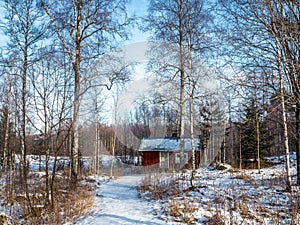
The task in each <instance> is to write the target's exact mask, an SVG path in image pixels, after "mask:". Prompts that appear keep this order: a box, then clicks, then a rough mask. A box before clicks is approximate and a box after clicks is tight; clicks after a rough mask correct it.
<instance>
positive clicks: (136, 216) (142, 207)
mask: <svg viewBox="0 0 300 225" xmlns="http://www.w3.org/2000/svg"><path fill="white" fill-rule="evenodd" d="M140 180H141V176H140V175H131V176H124V177H120V178H119V179H117V180H114V181H111V182H108V183H106V184H104V185H102V186H101V188H100V189H99V190H98V193H97V195H98V196H97V197H96V199H95V206H94V213H92V214H91V215H89V216H87V217H85V218H83V219H82V220H81V221H79V222H78V223H77V224H78V225H84V224H100V225H111V224H122V225H125V224H144V225H160V224H166V223H165V222H164V221H162V220H159V219H158V218H155V216H154V215H153V214H152V209H151V206H150V205H149V204H150V203H148V202H145V201H142V200H141V199H139V198H138V197H137V194H138V193H137V190H136V186H137V184H138V182H139V181H140Z"/></svg>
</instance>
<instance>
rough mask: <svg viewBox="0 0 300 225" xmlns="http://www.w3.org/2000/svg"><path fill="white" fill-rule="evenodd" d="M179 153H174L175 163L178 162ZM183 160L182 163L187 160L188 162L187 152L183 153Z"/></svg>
mask: <svg viewBox="0 0 300 225" xmlns="http://www.w3.org/2000/svg"><path fill="white" fill-rule="evenodd" d="M180 154H181V153H176V155H175V163H176V164H180ZM183 162H184V163H187V162H188V154H187V153H184V156H183Z"/></svg>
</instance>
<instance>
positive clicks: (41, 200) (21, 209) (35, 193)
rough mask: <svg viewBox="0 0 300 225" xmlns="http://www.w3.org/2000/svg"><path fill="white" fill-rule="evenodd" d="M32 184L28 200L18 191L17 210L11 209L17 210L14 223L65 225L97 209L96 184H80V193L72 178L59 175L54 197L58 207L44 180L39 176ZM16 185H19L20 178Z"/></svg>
mask: <svg viewBox="0 0 300 225" xmlns="http://www.w3.org/2000/svg"><path fill="white" fill-rule="evenodd" d="M30 181H31V182H30V184H29V185H28V186H29V190H30V191H29V196H27V197H26V195H25V193H24V190H23V189H21V188H19V189H16V190H15V196H14V199H13V202H12V204H13V206H14V207H11V209H13V211H12V212H11V215H10V217H11V218H12V220H13V222H12V224H26V225H27V224H29V225H31V224H32V225H36V224H64V223H67V222H73V221H76V220H77V219H78V218H80V217H83V216H85V215H87V214H88V213H89V212H90V210H91V208H92V206H93V203H94V190H93V187H92V184H90V185H81V184H80V183H79V185H78V187H77V189H76V190H71V189H70V188H69V180H68V178H67V177H63V176H61V175H60V176H57V178H56V182H55V183H56V185H55V189H54V195H53V196H54V199H53V203H54V204H53V205H51V204H50V202H51V201H50V200H51V199H50V197H49V198H47V195H46V188H45V181H44V177H43V176H42V177H39V176H35V177H33V179H32V180H30ZM16 182H18V180H17V179H16ZM17 184H18V183H15V184H14V186H16V187H17V186H18V185H17ZM6 197H7V198H8V196H6ZM29 200H30V203H31V207H30V206H29ZM7 202H9V201H8V200H7ZM0 224H1V223H0Z"/></svg>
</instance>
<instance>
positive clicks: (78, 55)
mask: <svg viewBox="0 0 300 225" xmlns="http://www.w3.org/2000/svg"><path fill="white" fill-rule="evenodd" d="M81 10H82V2H79V3H78V5H77V10H76V11H77V15H76V20H75V21H76V24H75V25H76V40H75V45H76V50H75V62H74V63H73V69H74V76H75V77H74V78H75V88H74V105H73V107H74V108H73V126H72V130H73V148H72V152H73V158H72V164H71V166H72V169H71V187H73V188H76V186H77V179H78V174H79V169H80V168H79V105H80V102H79V101H80V98H79V97H80V63H81V20H82V18H81Z"/></svg>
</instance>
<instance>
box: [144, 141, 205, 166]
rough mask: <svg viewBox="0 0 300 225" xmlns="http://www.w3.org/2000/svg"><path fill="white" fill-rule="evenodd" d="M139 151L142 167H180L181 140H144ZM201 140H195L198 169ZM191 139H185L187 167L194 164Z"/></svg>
mask: <svg viewBox="0 0 300 225" xmlns="http://www.w3.org/2000/svg"><path fill="white" fill-rule="evenodd" d="M139 151H140V152H141V153H142V165H143V166H152V165H157V167H159V168H163V169H175V168H179V167H180V138H179V137H165V138H154V137H152V138H144V139H142V143H141V145H140V148H139ZM199 155H200V152H199V139H198V138H195V156H196V167H198V166H199ZM191 160H192V145H191V138H184V162H185V164H186V165H185V166H186V167H190V165H191V163H192V161H191Z"/></svg>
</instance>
